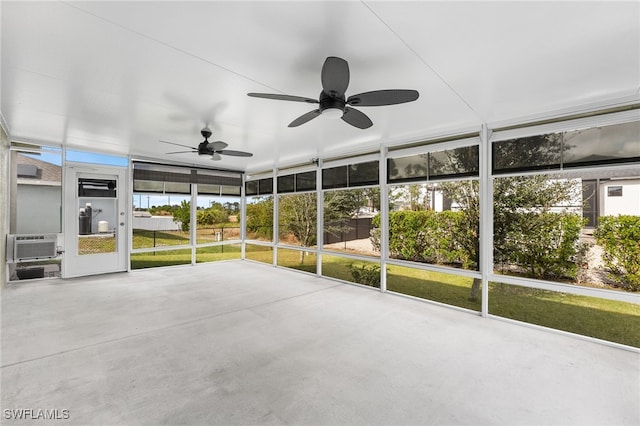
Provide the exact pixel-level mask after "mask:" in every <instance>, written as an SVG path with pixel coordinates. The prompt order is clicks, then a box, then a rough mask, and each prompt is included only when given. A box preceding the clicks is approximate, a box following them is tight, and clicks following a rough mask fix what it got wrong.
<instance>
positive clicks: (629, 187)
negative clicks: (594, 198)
mask: <svg viewBox="0 0 640 426" xmlns="http://www.w3.org/2000/svg"><path fill="white" fill-rule="evenodd" d="M610 186H622V197H609V196H608V190H607V188H608V187H610ZM600 200H601V206H600V215H601V216H616V215H620V214H623V215H634V216H638V215H640V179H635V180H611V181H608V182H606V183H603V184H601V185H600Z"/></svg>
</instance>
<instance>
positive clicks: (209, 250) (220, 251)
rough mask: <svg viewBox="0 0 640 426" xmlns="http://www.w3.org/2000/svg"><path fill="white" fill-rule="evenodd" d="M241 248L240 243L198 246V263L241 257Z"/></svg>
mask: <svg viewBox="0 0 640 426" xmlns="http://www.w3.org/2000/svg"><path fill="white" fill-rule="evenodd" d="M241 248H242V247H241V246H240V244H222V245H217V246H209V247H198V248H197V249H196V263H205V262H217V261H220V260H234V259H240V255H241V254H242V253H241Z"/></svg>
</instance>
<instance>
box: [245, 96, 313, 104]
mask: <svg viewBox="0 0 640 426" xmlns="http://www.w3.org/2000/svg"><path fill="white" fill-rule="evenodd" d="M247 96H251V97H253V98H264V99H275V100H276V101H293V102H306V103H308V104H317V103H318V100H317V99H311V98H305V97H302V96H291V95H279V94H277V93H247Z"/></svg>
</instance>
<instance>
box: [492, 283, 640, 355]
mask: <svg viewBox="0 0 640 426" xmlns="http://www.w3.org/2000/svg"><path fill="white" fill-rule="evenodd" d="M489 313H490V314H492V315H497V316H501V317H505V318H510V319H514V320H518V321H523V322H528V323H531V324H536V325H541V326H544V327H550V328H555V329H558V330H564V331H568V332H571V333H576V334H582V335H585V336H590V337H595V338H597V339H603V340H608V341H611V342H616V343H621V344H623V345H629V346H634V347H640V332H639V330H640V309H638V305H637V304H635V303H628V302H619V301H615V300H607V299H600V298H597V297H589V296H579V295H575V294H570V293H563V292H559V291H550V290H541V289H536V288H529V287H522V286H517V285H509V284H503V283H489Z"/></svg>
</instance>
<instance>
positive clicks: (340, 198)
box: [323, 188, 380, 256]
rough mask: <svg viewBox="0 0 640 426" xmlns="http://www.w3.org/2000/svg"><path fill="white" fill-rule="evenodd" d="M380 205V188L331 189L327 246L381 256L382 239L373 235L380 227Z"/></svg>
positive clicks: (326, 208)
mask: <svg viewBox="0 0 640 426" xmlns="http://www.w3.org/2000/svg"><path fill="white" fill-rule="evenodd" d="M379 206H380V189H379V188H367V189H348V190H340V191H327V192H326V193H325V194H324V213H323V216H324V228H323V230H324V236H323V243H324V245H323V248H324V249H325V250H334V251H342V252H348V253H355V254H361V255H367V256H380V247H379V238H376V236H375V235H372V231H374V230H375V229H377V227H378V226H379Z"/></svg>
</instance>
